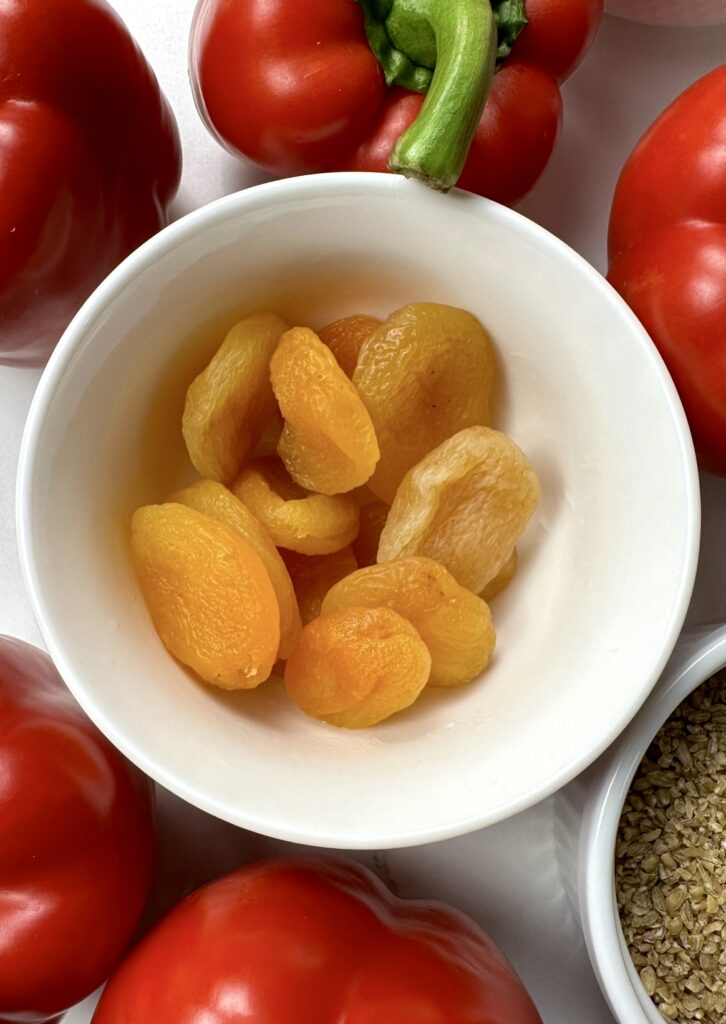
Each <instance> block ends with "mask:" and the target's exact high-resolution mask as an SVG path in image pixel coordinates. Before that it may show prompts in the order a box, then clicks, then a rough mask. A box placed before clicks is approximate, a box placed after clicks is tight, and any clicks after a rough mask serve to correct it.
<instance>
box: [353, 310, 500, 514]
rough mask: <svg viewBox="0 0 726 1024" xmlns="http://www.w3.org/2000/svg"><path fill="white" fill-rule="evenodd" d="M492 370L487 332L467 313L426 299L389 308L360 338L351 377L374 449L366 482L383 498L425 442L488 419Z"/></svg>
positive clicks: (417, 458) (392, 491) (416, 459)
mask: <svg viewBox="0 0 726 1024" xmlns="http://www.w3.org/2000/svg"><path fill="white" fill-rule="evenodd" d="M494 376H495V358H494V351H493V348H492V343H491V340H490V338H489V335H488V333H487V332H486V331H485V330H484V328H483V327H482V325H481V324H480V323H479V321H478V320H477V319H476V317H474V316H472V315H471V313H467V312H465V311H464V310H462V309H456V308H454V307H452V306H442V305H438V304H436V303H427V302H418V303H414V304H412V305H410V306H404V308H403V309H400V310H398V311H397V312H395V313H392V314H391V316H389V317H388V319H387V320H385V321H384V322H383V323H382V324H381V325H380V327H378V328H377V329H376V330H375V331H374V332H373V334H372V335H371V336H370V338H369V339H368V340H367V341H366V342H365V343H364V344H363V346H362V348H361V351H360V355H359V356H358V362H357V364H356V368H355V372H354V373H353V378H352V380H353V384H354V385H355V387H356V389H357V390H358V393H359V394H360V396H361V398H362V400H363V404H364V405H365V407H366V408H367V410H368V412H369V413H370V415H371V419H372V421H373V426H374V428H375V431H376V437H377V438H378V445H379V447H380V450H381V458H380V461H379V463H378V465H377V467H376V471H375V473H374V474H373V476H372V478H371V480H370V482H369V486H370V488H371V490H373V491H374V493H375V494H376V495H378V497H379V498H381V499H382V500H383V501H385V502H388V503H389V504H390V503H391V502H392V501H393V497H394V495H395V493H396V488H397V487H398V485H399V484H400V482H401V480H402V479H403V477H404V476H405V474H406V473H407V472H408V470H409V469H411V468H412V467H413V466H414V465H416V463H417V462H419V461H420V460H421V459H422V458H423V457H424V455H426V454H427V453H428V452H430V451H431V449H432V448H435V447H436V446H437V445H439V444H440V443H441V442H442V441H444V440H446V438H447V437H451V435H452V434H456V433H457V432H458V431H460V430H462V429H464V428H465V427H471V426H476V425H480V424H482V425H486V424H488V423H489V420H490V398H491V391H492V386H493V383H494Z"/></svg>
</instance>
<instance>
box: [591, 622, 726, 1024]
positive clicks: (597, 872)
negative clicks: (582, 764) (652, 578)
mask: <svg viewBox="0 0 726 1024" xmlns="http://www.w3.org/2000/svg"><path fill="white" fill-rule="evenodd" d="M724 666H726V624H711V625H705V626H700V627H696V628H693V629H690V630H686V631H685V632H684V633H683V636H682V638H681V641H680V642H679V644H678V646H677V648H676V650H675V652H674V654H673V657H672V658H671V660H670V662H669V665H668V668H667V670H666V672H665V673H664V675H663V677H662V679H661V681H660V682H659V684H658V687H657V689H656V690H655V691H654V693H652V694H651V696H650V697H649V698H648V700H647V701H646V703H645V705H644V707H643V709H642V710H641V711H640V712H639V714H638V715H637V717H636V718H635V719H634V721H633V722H632V723H631V725H630V726H629V727H628V729H627V730H626V731H625V733H624V734H623V735H622V736H621V737H620V739H619V740H618V742H617V743H616V744H615V746H614V748H613V750H612V751H611V752H609V753H608V755H607V756H606V758H605V759H604V760H603V762H602V764H600V765H598V766H597V769H596V772H597V778H596V779H595V780H593V782H592V784H591V788H590V791H589V793H588V797H587V800H586V805H585V810H584V814H583V818H582V824H581V832H580V857H579V861H580V864H581V865H582V868H583V870H582V877H581V879H580V883H579V886H578V888H579V896H580V906H581V913H582V915H583V920H584V923H585V925H586V927H585V929H584V931H585V938H586V943H587V947H588V953H589V956H590V960H591V962H592V965H593V968H594V970H595V973H596V975H597V978H598V981H599V983H600V987H601V989H602V992H603V995H604V996H605V998H606V1000H607V1002H608V1005H609V1006H610V1009H611V1010H612V1012H613V1013H614V1015H615V1017H616V1019H617V1020H618V1021H619V1022H620V1024H663V1017H662V1016H661V1014H660V1013H659V1011H658V1010H657V1009H656V1006H655V1003H654V1002H653V1001H652V1000H651V998H650V996H649V995H648V994H647V992H646V991H645V988H644V986H643V984H642V982H641V980H640V978H639V976H638V972H637V970H636V969H635V967H634V965H633V963H632V961H631V959H630V954H629V952H628V949H627V944H626V942H625V937H624V935H623V931H622V927H621V925H620V915H619V913H618V909H617V903H616V895H615V874H614V854H615V842H616V837H617V829H618V824H619V822H620V815H621V811H622V807H623V804H624V802H625V798H626V797H627V794H628V791H629V789H630V783H631V782H632V780H633V777H634V775H635V773H636V771H637V770H638V766H639V765H640V762H641V760H642V759H643V756H644V754H645V752H646V750H647V749H648V746H649V745H650V742H651V740H652V739H653V737H654V736H655V735H656V733H657V732H658V730H659V729H660V728H661V726H662V725H663V724H664V723H665V722H666V721H667V719H668V718H670V716H671V715H672V714H673V712H674V711H675V710H676V708H677V707H678V706H679V704H681V703H682V702H683V701H684V700H685V699H686V698H687V697H688V696H689V695H690V694H691V693H693V691H694V690H696V689H697V688H698V687H699V686H700V685H701V684H702V683H704V682H705V681H706V680H707V679H709V678H710V676H712V675H713V674H714V673H715V672H717V671H719V669H721V668H723V667H724Z"/></svg>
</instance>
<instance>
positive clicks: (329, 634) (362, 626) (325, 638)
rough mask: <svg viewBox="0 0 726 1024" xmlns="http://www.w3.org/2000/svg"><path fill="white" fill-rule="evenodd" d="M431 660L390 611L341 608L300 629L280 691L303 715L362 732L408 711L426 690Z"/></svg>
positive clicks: (407, 627)
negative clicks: (289, 698) (284, 689)
mask: <svg viewBox="0 0 726 1024" xmlns="http://www.w3.org/2000/svg"><path fill="white" fill-rule="evenodd" d="M430 670H431V656H430V655H429V652H428V650H427V648H426V644H425V643H424V642H423V640H422V639H421V637H420V636H419V635H418V633H417V632H416V630H415V629H414V627H413V626H412V625H411V623H410V622H408V621H407V620H406V619H404V618H403V617H402V616H401V615H399V614H398V613H397V612H394V611H393V610H392V609H391V608H346V609H344V610H343V611H340V612H331V613H330V614H329V615H320V616H319V617H318V618H317V619H313V621H312V622H310V623H308V625H307V626H305V627H304V628H303V631H302V633H301V634H300V637H299V639H298V642H297V645H296V646H295V649H294V650H293V652H292V654H291V655H290V658H289V659H288V662H287V665H286V667H285V688H286V689H287V692H288V694H289V695H290V697H291V698H292V699H293V700H294V701H295V703H296V704H297V705H298V706H299V707H301V708H302V710H303V711H304V712H305V714H307V715H311V716H312V717H313V718H322V719H323V720H324V721H326V722H329V723H330V724H331V725H338V726H342V727H344V728H347V729H358V728H363V727H364V726H367V725H375V724H376V722H380V721H382V720H383V719H384V718H388V717H389V716H390V715H393V714H395V713H396V712H397V711H401V710H402V709H403V708H406V707H408V706H409V705H410V704H413V702H414V701H415V700H416V698H417V697H418V695H419V693H420V692H421V690H422V689H423V688H424V686H425V685H426V680H427V679H428V677H429V672H430Z"/></svg>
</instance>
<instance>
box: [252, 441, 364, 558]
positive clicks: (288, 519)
mask: <svg viewBox="0 0 726 1024" xmlns="http://www.w3.org/2000/svg"><path fill="white" fill-rule="evenodd" d="M232 491H233V493H234V494H235V495H236V496H237V497H238V498H239V499H240V501H242V502H243V504H245V505H246V506H247V507H248V508H249V509H250V511H251V512H252V513H253V515H255V516H256V517H257V519H259V521H260V522H261V523H262V525H263V526H264V527H265V529H266V530H267V532H268V533H269V535H270V536H271V537H272V540H273V541H274V543H275V544H276V545H277V546H278V547H281V548H289V549H290V550H292V551H297V552H299V553H300V554H302V555H328V554H331V553H332V552H333V551H340V549H341V548H344V547H346V546H347V545H348V544H350V543H351V541H352V540H353V539H354V537H356V535H357V533H358V522H359V510H358V503H357V501H356V500H355V498H352V497H350V496H349V495H347V494H334V495H327V494H310V493H309V492H307V491H305V490H304V489H303V488H301V487H298V486H297V485H296V484H294V483H293V481H291V480H290V478H289V477H288V476H287V474H286V473H285V472H284V470H283V468H282V466H281V465H280V463H279V462H277V460H275V459H255V460H254V461H252V462H250V463H249V464H248V465H247V466H246V467H245V468H244V469H243V470H242V472H241V473H240V475H239V476H238V478H237V479H236V480H235V482H234V483H233V485H232Z"/></svg>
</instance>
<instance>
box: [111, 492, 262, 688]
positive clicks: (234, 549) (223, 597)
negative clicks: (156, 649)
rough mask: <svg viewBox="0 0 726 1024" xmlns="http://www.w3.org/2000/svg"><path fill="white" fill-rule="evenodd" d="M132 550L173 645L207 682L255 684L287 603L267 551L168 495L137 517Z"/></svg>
mask: <svg viewBox="0 0 726 1024" xmlns="http://www.w3.org/2000/svg"><path fill="white" fill-rule="evenodd" d="M131 555H132V559H133V563H134V568H135V570H136V574H137V576H138V579H139V583H140V585H141V591H142V593H143V595H144V600H145V601H146V605H147V607H148V609H149V613H150V615H151V619H152V622H153V623H154V627H155V628H156V631H157V633H158V634H159V636H160V637H161V639H162V641H163V642H164V644H165V646H166V647H167V649H168V650H169V651H170V652H171V653H172V654H173V655H174V657H175V658H178V660H179V661H181V662H182V663H183V664H184V665H188V666H189V668H192V669H194V671H195V672H196V673H197V675H199V676H201V678H202V679H204V680H206V682H208V683H214V684H215V686H221V687H223V688H224V689H227V690H237V689H245V690H246V689H251V688H252V687H254V686H258V685H259V684H260V683H261V682H263V681H264V680H265V679H267V678H268V676H269V675H270V672H271V671H272V666H273V665H274V663H275V658H276V657H277V650H278V648H279V646H280V625H279V623H280V610H279V608H278V605H277V598H276V597H275V591H274V590H273V587H272V583H271V582H270V577H269V576H268V574H267V570H266V569H265V566H264V565H263V563H262V559H261V558H260V557H259V555H258V554H257V553H256V552H255V551H254V550H253V549H252V547H251V546H250V545H249V544H248V543H247V541H246V540H244V538H243V537H242V536H241V535H240V533H239V532H238V531H237V530H235V529H233V528H232V527H231V526H227V525H226V524H225V523H220V522H217V521H216V520H214V519H210V517H209V516H206V515H203V514H202V513H201V512H197V511H196V510H195V509H192V508H187V506H186V505H179V504H177V503H175V502H174V503H173V502H167V503H166V504H164V505H146V506H144V507H143V508H139V509H137V510H136V512H135V513H134V516H133V519H132V522H131Z"/></svg>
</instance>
